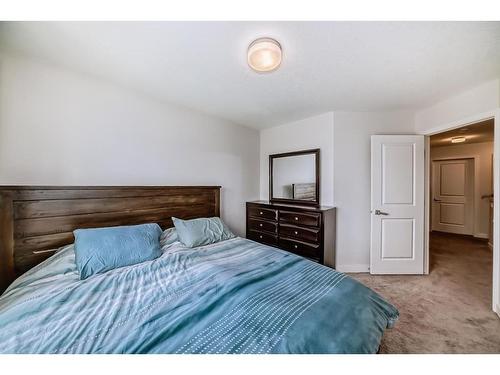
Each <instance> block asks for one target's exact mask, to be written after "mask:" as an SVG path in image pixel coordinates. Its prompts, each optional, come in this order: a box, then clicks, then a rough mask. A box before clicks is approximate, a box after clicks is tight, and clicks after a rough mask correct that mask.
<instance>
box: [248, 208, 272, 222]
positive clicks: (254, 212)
mask: <svg viewBox="0 0 500 375" xmlns="http://www.w3.org/2000/svg"><path fill="white" fill-rule="evenodd" d="M248 215H249V216H251V217H258V218H261V219H267V220H277V219H278V210H273V209H271V208H260V207H249V208H248Z"/></svg>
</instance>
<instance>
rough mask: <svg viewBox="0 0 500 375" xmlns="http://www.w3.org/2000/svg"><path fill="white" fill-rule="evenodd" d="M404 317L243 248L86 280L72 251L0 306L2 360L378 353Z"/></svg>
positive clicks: (178, 254) (331, 278)
mask: <svg viewBox="0 0 500 375" xmlns="http://www.w3.org/2000/svg"><path fill="white" fill-rule="evenodd" d="M397 317H398V311H397V310H396V309H395V308H394V307H393V306H392V305H390V304H389V303H387V302H386V301H385V300H384V299H382V298H381V297H380V296H379V295H378V294H376V293H375V292H373V291H372V290H370V289H368V288H366V287H365V286H363V285H362V284H360V283H359V282H357V281H355V280H353V279H351V278H349V277H348V276H346V275H345V274H343V273H340V272H336V271H334V270H332V269H330V268H327V267H324V266H321V265H318V264H316V263H313V262H311V261H308V260H306V259H303V258H301V257H298V256H295V255H293V254H290V253H287V252H285V251H281V250H278V249H275V248H271V247H268V246H265V245H261V244H258V243H256V242H253V241H249V240H246V239H242V238H235V239H231V240H227V241H222V242H219V243H216V244H212V245H208V246H203V247H198V248H193V249H188V248H185V247H183V246H182V245H181V244H180V243H179V242H176V243H174V244H173V245H169V246H167V247H165V248H164V249H163V255H162V256H161V257H160V258H157V259H155V260H153V261H147V262H144V263H141V264H138V265H134V266H128V267H123V268H119V269H115V270H112V271H109V272H107V273H105V274H101V275H96V276H93V277H90V278H89V279H86V280H82V281H81V280H79V277H78V273H77V270H76V266H75V254H74V250H73V246H68V247H66V248H63V249H62V250H60V251H59V252H58V253H56V254H55V255H54V256H52V257H51V258H49V259H47V260H46V261H45V262H44V263H42V264H40V265H38V266H37V267H35V268H33V269H32V270H30V271H29V272H28V273H26V274H25V275H23V276H22V277H20V278H19V279H18V280H16V281H15V282H14V283H13V284H12V285H11V286H10V287H9V289H7V290H6V291H5V293H4V294H3V295H2V296H1V297H0V353H375V352H376V351H377V349H378V347H379V344H380V340H381V338H382V334H383V332H384V330H385V329H386V328H388V327H391V326H392V324H393V323H394V322H395V321H396V320H397Z"/></svg>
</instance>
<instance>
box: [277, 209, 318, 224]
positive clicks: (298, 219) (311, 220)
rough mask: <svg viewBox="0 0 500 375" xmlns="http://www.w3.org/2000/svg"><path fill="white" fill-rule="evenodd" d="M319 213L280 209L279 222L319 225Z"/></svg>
mask: <svg viewBox="0 0 500 375" xmlns="http://www.w3.org/2000/svg"><path fill="white" fill-rule="evenodd" d="M320 216H321V215H320V214H316V213H298V212H291V211H282V210H281V211H280V222H283V223H290V224H297V225H308V226H311V227H319V224H320Z"/></svg>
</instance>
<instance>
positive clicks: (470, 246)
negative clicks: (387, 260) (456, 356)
mask: <svg viewBox="0 0 500 375" xmlns="http://www.w3.org/2000/svg"><path fill="white" fill-rule="evenodd" d="M430 248H431V251H430V257H431V258H430V265H431V267H430V274H429V275H428V276H371V275H368V274H351V275H350V276H351V277H353V278H355V279H357V280H359V281H361V282H362V283H363V284H365V285H367V286H369V287H370V288H372V289H374V290H376V291H377V292H378V293H379V294H381V295H382V296H384V297H385V298H386V299H387V300H388V301H390V302H391V303H393V304H394V305H395V306H396V307H397V308H398V309H399V313H400V318H399V321H398V322H397V323H396V326H395V327H394V328H393V329H390V330H387V331H386V333H385V335H384V338H383V339H382V344H381V347H380V352H381V353H500V318H499V317H498V315H496V314H495V313H494V312H492V311H491V293H492V291H491V288H492V280H491V278H492V260H493V256H492V252H491V251H490V250H489V248H488V246H487V245H486V242H484V241H482V240H477V239H474V238H469V237H465V236H456V235H449V234H444V233H443V234H432V235H431V241H430Z"/></svg>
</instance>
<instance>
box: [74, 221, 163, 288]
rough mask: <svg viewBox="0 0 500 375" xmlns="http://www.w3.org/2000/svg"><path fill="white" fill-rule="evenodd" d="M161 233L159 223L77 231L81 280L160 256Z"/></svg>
mask: <svg viewBox="0 0 500 375" xmlns="http://www.w3.org/2000/svg"><path fill="white" fill-rule="evenodd" d="M161 232H162V231H161V228H160V226H159V225H158V224H142V225H131V226H121V227H108V228H93V229H77V230H75V231H73V234H74V235H75V257H76V267H77V269H78V272H79V273H80V279H81V280H84V279H86V278H88V277H90V276H92V275H95V274H98V273H103V272H106V271H110V270H112V269H115V268H119V267H124V266H130V265H132V264H137V263H141V262H144V261H147V260H153V259H156V258H158V257H159V256H160V255H161V248H160V236H161Z"/></svg>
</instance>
